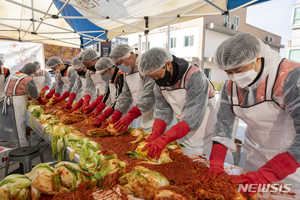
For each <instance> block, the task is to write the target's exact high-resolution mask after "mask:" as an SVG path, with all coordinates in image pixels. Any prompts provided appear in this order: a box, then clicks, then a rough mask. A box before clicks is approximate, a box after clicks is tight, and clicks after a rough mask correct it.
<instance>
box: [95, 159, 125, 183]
mask: <svg viewBox="0 0 300 200" xmlns="http://www.w3.org/2000/svg"><path fill="white" fill-rule="evenodd" d="M126 166H127V163H126V162H122V161H120V160H119V159H110V160H105V161H104V162H103V163H102V164H101V165H100V166H99V167H98V168H97V169H96V170H95V173H94V175H95V178H96V179H97V180H98V186H99V187H100V188H102V189H105V188H111V187H112V186H114V184H116V183H118V179H119V178H120V177H121V176H122V175H123V174H124V173H125V170H126Z"/></svg>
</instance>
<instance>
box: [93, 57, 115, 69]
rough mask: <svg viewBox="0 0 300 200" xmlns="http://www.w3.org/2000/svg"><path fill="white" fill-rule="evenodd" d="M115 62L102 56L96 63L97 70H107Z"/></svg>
mask: <svg viewBox="0 0 300 200" xmlns="http://www.w3.org/2000/svg"><path fill="white" fill-rule="evenodd" d="M114 65H115V64H114V63H113V62H112V61H111V60H110V59H109V58H105V57H102V58H100V59H99V60H98V61H97V62H96V64H95V68H96V70H97V71H102V70H107V69H108V68H109V67H113V66H114Z"/></svg>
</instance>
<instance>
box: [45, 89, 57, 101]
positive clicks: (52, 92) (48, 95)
mask: <svg viewBox="0 0 300 200" xmlns="http://www.w3.org/2000/svg"><path fill="white" fill-rule="evenodd" d="M54 93H55V88H54V89H52V90H50V92H49V93H48V94H47V95H46V99H51V98H52V96H53V94H54ZM56 94H58V93H56Z"/></svg>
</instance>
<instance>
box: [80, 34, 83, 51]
mask: <svg viewBox="0 0 300 200" xmlns="http://www.w3.org/2000/svg"><path fill="white" fill-rule="evenodd" d="M80 49H83V39H82V37H80Z"/></svg>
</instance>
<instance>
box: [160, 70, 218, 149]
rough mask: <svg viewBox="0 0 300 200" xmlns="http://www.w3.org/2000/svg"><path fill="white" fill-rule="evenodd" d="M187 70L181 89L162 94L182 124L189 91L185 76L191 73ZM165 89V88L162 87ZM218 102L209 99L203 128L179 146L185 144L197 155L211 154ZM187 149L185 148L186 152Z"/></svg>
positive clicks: (163, 91)
mask: <svg viewBox="0 0 300 200" xmlns="http://www.w3.org/2000/svg"><path fill="white" fill-rule="evenodd" d="M189 69H190V66H189V68H188V69H187V70H186V72H185V74H184V75H183V77H182V79H181V86H180V88H179V89H174V90H166V89H162V90H161V93H162V95H163V96H164V98H165V99H166V100H167V102H168V103H169V105H170V106H171V107H172V109H173V112H174V113H175V116H176V117H177V119H178V121H179V122H181V121H182V120H181V114H182V110H183V105H184V104H185V103H186V98H187V97H186V95H187V94H186V93H187V90H186V89H185V87H184V84H185V76H186V74H187V72H188V71H189ZM161 88H163V87H161ZM216 107H217V100H216V98H215V96H214V97H212V98H210V99H208V104H207V108H206V112H205V116H204V119H203V122H202V124H201V126H200V127H199V128H198V129H197V131H190V132H189V133H188V134H187V135H186V136H184V137H183V138H181V139H179V140H177V142H178V143H179V144H183V145H184V146H185V147H186V148H187V149H189V150H192V152H194V153H197V154H210V151H211V146H212V143H211V138H212V137H213V135H214V128H213V126H214V121H215V120H214V117H215V115H216ZM184 149H185V148H183V150H184ZM190 152H191V151H190ZM187 154H189V153H187Z"/></svg>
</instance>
